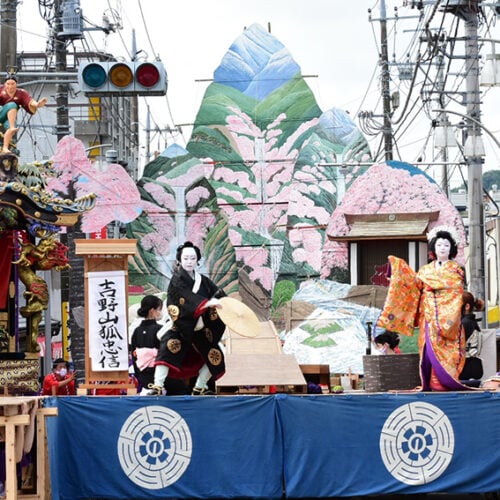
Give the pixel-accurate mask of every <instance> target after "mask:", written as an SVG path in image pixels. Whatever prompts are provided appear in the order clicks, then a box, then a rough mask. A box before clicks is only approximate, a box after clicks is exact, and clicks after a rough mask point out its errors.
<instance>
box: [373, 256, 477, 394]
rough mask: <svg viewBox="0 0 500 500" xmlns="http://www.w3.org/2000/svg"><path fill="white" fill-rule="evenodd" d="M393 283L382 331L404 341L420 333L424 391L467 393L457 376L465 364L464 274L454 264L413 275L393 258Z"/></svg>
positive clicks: (423, 269)
mask: <svg viewBox="0 0 500 500" xmlns="http://www.w3.org/2000/svg"><path fill="white" fill-rule="evenodd" d="M389 262H390V264H391V282H390V285H389V291H388V294H387V299H386V302H385V305H384V310H383V311H382V314H381V315H380V318H379V320H378V322H377V325H378V326H381V327H383V328H386V329H387V330H392V331H395V332H397V333H400V334H403V335H413V331H414V328H415V326H418V328H419V337H418V347H419V353H420V378H421V380H422V389H423V390H424V391H425V390H437V391H446V390H465V389H468V387H466V386H464V385H462V384H461V383H460V382H459V380H458V375H459V374H460V372H461V371H462V368H463V366H464V363H465V335H464V333H463V329H462V326H461V308H462V293H463V283H464V271H463V269H462V267H460V265H459V264H457V263H456V262H455V261H453V260H449V261H447V262H445V263H444V264H443V265H442V266H441V267H436V262H435V261H433V262H431V263H430V264H426V265H424V266H422V267H421V268H420V270H419V271H418V273H415V271H413V270H412V269H411V268H410V267H409V266H408V264H407V263H406V262H405V261H404V260H402V259H399V258H397V257H394V256H392V255H391V256H389Z"/></svg>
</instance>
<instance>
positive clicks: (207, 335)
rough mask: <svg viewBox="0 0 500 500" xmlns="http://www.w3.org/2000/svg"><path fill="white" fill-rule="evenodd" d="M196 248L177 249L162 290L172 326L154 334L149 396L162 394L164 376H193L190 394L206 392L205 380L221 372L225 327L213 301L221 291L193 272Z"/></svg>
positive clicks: (196, 257)
mask: <svg viewBox="0 0 500 500" xmlns="http://www.w3.org/2000/svg"><path fill="white" fill-rule="evenodd" d="M200 259H201V253H200V249H199V248H198V247H197V246H195V245H193V244H192V243H191V242H190V241H186V242H185V243H184V245H182V246H180V247H178V248H177V254H176V260H177V264H176V269H175V270H174V273H173V275H172V279H171V280H170V284H169V286H168V290H167V311H168V314H169V316H170V319H171V322H169V323H168V324H167V325H166V326H165V327H164V332H162V331H160V332H158V336H159V337H161V340H160V348H159V350H158V356H157V358H156V362H155V375H154V383H153V385H152V386H151V387H150V391H149V392H148V395H158V394H162V392H163V387H164V384H165V380H166V378H167V376H168V377H175V378H190V377H191V376H192V375H193V374H194V375H196V374H197V379H196V382H195V386H194V389H193V394H194V395H203V394H207V393H209V390H208V381H209V380H210V378H212V377H213V379H214V380H217V379H218V378H219V377H221V376H222V375H223V374H224V372H225V365H224V354H223V352H222V350H221V347H220V345H219V341H220V340H221V338H222V335H223V334H224V330H225V329H226V325H225V324H224V322H223V321H222V320H221V319H220V318H219V315H218V314H217V308H221V307H222V305H221V304H220V302H219V300H218V298H220V297H224V296H225V293H224V291H223V290H221V289H220V288H218V287H217V285H216V284H215V283H213V282H212V281H211V280H210V279H209V278H207V277H206V276H204V275H202V274H200V273H198V271H197V270H196V268H197V266H198V262H199V260H200Z"/></svg>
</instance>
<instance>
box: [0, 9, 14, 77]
mask: <svg viewBox="0 0 500 500" xmlns="http://www.w3.org/2000/svg"><path fill="white" fill-rule="evenodd" d="M16 8H17V0H1V1H0V22H1V24H0V72H2V73H7V71H8V70H9V69H10V68H16V66H17V60H16V52H17V33H16V29H17V19H16V16H17V14H16Z"/></svg>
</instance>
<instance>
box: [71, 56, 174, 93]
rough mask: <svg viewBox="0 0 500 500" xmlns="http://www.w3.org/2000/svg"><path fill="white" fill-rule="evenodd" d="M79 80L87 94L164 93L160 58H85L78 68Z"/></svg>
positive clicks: (164, 85) (164, 87) (165, 87)
mask: <svg viewBox="0 0 500 500" xmlns="http://www.w3.org/2000/svg"><path fill="white" fill-rule="evenodd" d="M78 84H79V86H80V89H81V90H82V91H83V93H84V94H85V95H87V96H107V95H120V96H133V95H144V96H158V95H165V94H166V93H167V72H166V71H165V68H164V66H163V63H161V62H157V61H156V62H140V61H130V62H118V61H111V62H88V63H84V64H81V65H80V67H79V68H78Z"/></svg>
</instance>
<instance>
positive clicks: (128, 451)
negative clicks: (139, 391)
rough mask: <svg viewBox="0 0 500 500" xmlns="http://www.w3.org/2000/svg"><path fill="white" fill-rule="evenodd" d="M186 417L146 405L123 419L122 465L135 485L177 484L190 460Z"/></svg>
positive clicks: (152, 487)
mask: <svg viewBox="0 0 500 500" xmlns="http://www.w3.org/2000/svg"><path fill="white" fill-rule="evenodd" d="M191 452H192V440H191V433H190V432H189V427H188V426H187V424H186V422H185V420H184V419H183V418H182V417H181V416H180V415H179V414H178V413H176V412H175V411H172V410H171V409H169V408H165V407H164V406H146V407H144V408H140V409H139V410H137V411H135V412H134V413H132V414H131V415H130V416H129V417H128V418H127V420H126V421H125V422H124V424H123V426H122V428H121V431H120V436H119V438H118V458H119V460H120V465H121V467H122V469H123V471H124V472H125V474H126V475H127V476H128V477H129V479H130V480H131V481H133V482H134V483H135V484H137V485H139V486H141V487H143V488H147V489H150V490H159V489H161V488H166V487H167V486H169V485H171V484H173V483H175V482H176V481H177V480H178V479H179V478H180V477H181V476H182V474H184V472H185V470H186V469H187V467H188V465H189V462H190V460H191Z"/></svg>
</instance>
